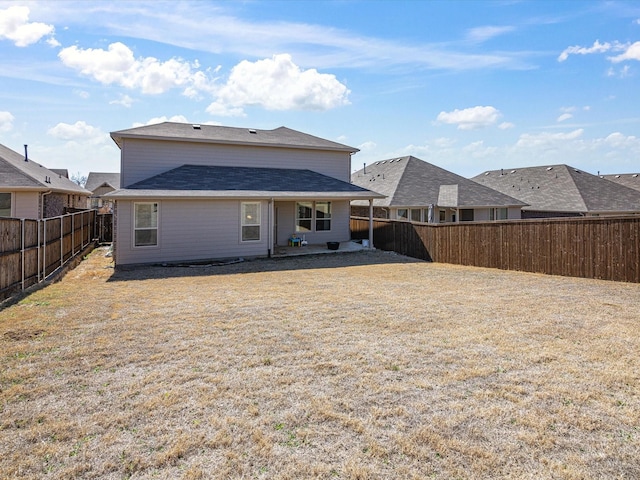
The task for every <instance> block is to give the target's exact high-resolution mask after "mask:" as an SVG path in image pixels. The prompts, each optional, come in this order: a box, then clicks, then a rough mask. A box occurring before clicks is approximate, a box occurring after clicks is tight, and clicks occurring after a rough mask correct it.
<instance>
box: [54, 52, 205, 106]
mask: <svg viewBox="0 0 640 480" xmlns="http://www.w3.org/2000/svg"><path fill="white" fill-rule="evenodd" d="M58 56H59V58H60V60H62V63H63V64H64V65H66V66H67V67H70V68H73V69H75V70H77V71H79V72H80V73H82V74H83V75H87V76H89V77H92V78H94V79H95V80H97V81H98V82H100V83H102V84H105V85H111V84H116V85H120V86H122V87H125V88H129V89H139V90H140V91H141V92H142V93H147V94H159V93H164V92H166V91H167V90H169V89H171V88H175V87H182V88H185V92H187V93H188V94H189V95H193V94H194V91H195V90H202V89H210V88H212V86H211V81H210V80H209V79H208V78H207V76H206V74H205V73H203V72H201V71H197V70H194V68H198V67H199V64H198V62H195V63H193V64H191V63H189V62H185V61H183V60H181V59H176V58H172V59H169V60H167V61H165V62H161V61H159V60H158V59H156V58H154V57H146V58H139V59H136V58H134V55H133V51H131V49H130V48H129V47H127V46H126V45H124V44H123V43H121V42H116V43H112V44H111V45H109V47H108V49H107V50H103V49H99V48H95V49H94V48H88V49H82V48H78V47H76V46H75V45H74V46H72V47H67V48H63V49H62V50H61V51H60V53H59V54H58Z"/></svg>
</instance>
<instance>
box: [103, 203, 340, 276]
mask: <svg viewBox="0 0 640 480" xmlns="http://www.w3.org/2000/svg"><path fill="white" fill-rule="evenodd" d="M149 201H150V202H153V201H155V200H152V199H149ZM241 203H242V202H241V201H239V200H161V201H158V204H159V205H160V211H159V219H158V245H157V246H154V247H133V204H134V202H133V201H128V200H118V207H117V212H118V214H117V215H116V222H117V225H116V228H115V232H116V234H115V235H116V238H115V241H116V245H117V248H116V253H115V257H116V258H115V262H116V265H118V266H122V265H127V264H134V263H136V264H137V263H157V262H181V261H190V260H192V261H195V260H207V259H219V258H236V257H260V256H267V254H268V248H269V238H268V222H269V220H268V219H269V204H268V202H266V201H263V202H261V205H262V208H261V215H262V218H261V226H262V230H261V238H260V241H258V242H241V240H240V204H241ZM275 207H277V208H278V214H279V216H280V217H279V222H278V244H279V245H286V244H287V239H288V237H289V235H291V234H292V233H293V232H294V231H295V228H294V225H295V217H294V213H295V202H276V204H275ZM332 210H333V211H332V222H331V230H330V231H328V232H310V233H307V234H306V239H307V241H308V242H309V243H310V244H322V243H324V242H328V241H336V242H346V241H349V240H350V237H351V232H350V227H349V202H348V201H340V202H332Z"/></svg>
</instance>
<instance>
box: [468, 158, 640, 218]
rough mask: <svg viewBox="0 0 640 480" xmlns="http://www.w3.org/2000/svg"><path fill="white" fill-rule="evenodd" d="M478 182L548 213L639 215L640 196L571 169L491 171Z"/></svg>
mask: <svg viewBox="0 0 640 480" xmlns="http://www.w3.org/2000/svg"><path fill="white" fill-rule="evenodd" d="M472 180H474V181H476V182H478V183H481V184H482V185H486V186H488V187H491V188H495V189H496V190H499V191H501V192H502V193H505V194H508V195H511V196H513V197H515V198H518V199H520V200H522V201H523V202H526V203H528V204H529V206H528V207H525V208H523V210H533V211H546V212H572V213H587V212H594V213H595V212H637V211H640V192H638V191H635V190H633V189H631V188H628V187H625V186H623V185H619V184H616V183H614V182H611V181H609V180H606V179H604V178H600V177H598V176H596V175H592V174H590V173H587V172H584V171H582V170H579V169H577V168H573V167H570V166H568V165H549V166H538V167H526V168H514V169H501V170H490V171H487V172H484V173H481V174H480V175H477V176H475V177H473V179H472Z"/></svg>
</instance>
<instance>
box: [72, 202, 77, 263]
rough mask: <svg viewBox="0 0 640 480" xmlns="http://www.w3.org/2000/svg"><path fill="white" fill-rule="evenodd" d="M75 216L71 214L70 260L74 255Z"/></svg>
mask: <svg viewBox="0 0 640 480" xmlns="http://www.w3.org/2000/svg"><path fill="white" fill-rule="evenodd" d="M75 219H76V214H75V213H72V214H71V258H73V257H74V256H75V255H76V236H75V233H76V222H75Z"/></svg>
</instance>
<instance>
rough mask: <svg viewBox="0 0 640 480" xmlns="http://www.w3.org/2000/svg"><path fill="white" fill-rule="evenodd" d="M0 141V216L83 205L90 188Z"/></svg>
mask: <svg viewBox="0 0 640 480" xmlns="http://www.w3.org/2000/svg"><path fill="white" fill-rule="evenodd" d="M26 152H27V149H26V147H25V155H21V154H19V153H17V152H14V151H13V150H11V149H10V148H7V147H5V146H4V145H0V217H14V218H31V219H41V218H49V217H56V216H58V215H63V214H64V213H66V212H67V210H69V209H85V208H87V199H88V198H89V194H90V192H88V191H87V190H85V189H84V188H82V187H80V186H78V185H76V184H75V183H73V182H72V181H71V180H69V179H68V178H67V177H65V176H63V175H62V174H60V173H56V172H54V171H52V170H49V169H48V168H45V167H43V166H42V165H40V164H39V163H36V162H34V161H33V160H31V159H30V158H28V155H27V154H26Z"/></svg>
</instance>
